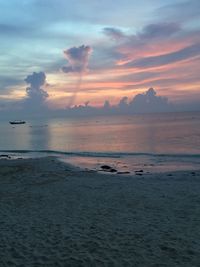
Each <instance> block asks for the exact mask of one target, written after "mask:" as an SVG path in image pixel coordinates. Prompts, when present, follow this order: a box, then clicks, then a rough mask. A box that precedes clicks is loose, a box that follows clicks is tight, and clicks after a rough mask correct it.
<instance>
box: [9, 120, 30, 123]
mask: <svg viewBox="0 0 200 267" xmlns="http://www.w3.org/2000/svg"><path fill="white" fill-rule="evenodd" d="M9 123H10V124H25V123H26V122H25V121H20V120H16V121H9Z"/></svg>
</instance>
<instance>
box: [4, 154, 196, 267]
mask: <svg viewBox="0 0 200 267" xmlns="http://www.w3.org/2000/svg"><path fill="white" fill-rule="evenodd" d="M199 185H200V170H198V171H193V170H191V171H177V172H166V173H154V174H151V173H150V174H148V175H141V176H137V175H129V176H128V175H116V174H112V175H110V174H102V173H98V172H95V171H92V170H83V169H80V168H77V167H75V166H73V165H70V164H65V163H62V162H60V161H59V160H58V159H56V158H55V157H46V158H40V159H39V158H37V159H18V160H5V159H1V160H0V199H1V201H0V218H1V228H0V229H1V231H0V239H1V243H0V264H1V265H2V266H5V267H7V266H52V267H53V266H61V267H62V266H63V267H64V266H136V267H137V266H138V267H140V266H141V267H142V266H152V267H154V266H159V267H160V266H163V267H164V266H167V267H168V266H169V267H171V266H177V267H178V266H198V265H199V264H200V260H199V256H198V254H199V249H200V245H199V240H200V224H199V217H200V209H199V203H200V186H199Z"/></svg>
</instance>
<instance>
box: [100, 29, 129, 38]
mask: <svg viewBox="0 0 200 267" xmlns="http://www.w3.org/2000/svg"><path fill="white" fill-rule="evenodd" d="M103 33H104V34H105V35H107V36H109V37H110V38H111V39H114V40H119V39H123V38H125V37H126V35H125V34H124V33H123V31H121V30H120V29H117V28H112V27H106V28H103Z"/></svg>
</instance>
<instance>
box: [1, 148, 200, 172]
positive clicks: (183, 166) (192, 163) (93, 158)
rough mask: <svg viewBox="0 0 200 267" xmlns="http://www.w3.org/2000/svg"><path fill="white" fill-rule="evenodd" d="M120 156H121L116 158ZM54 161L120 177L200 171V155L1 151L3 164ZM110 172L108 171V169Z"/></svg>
mask: <svg viewBox="0 0 200 267" xmlns="http://www.w3.org/2000/svg"><path fill="white" fill-rule="evenodd" d="M117 155H118V156H117ZM45 157H55V158H57V159H58V160H59V161H61V162H63V163H66V164H71V165H72V166H76V167H77V168H81V169H83V170H93V171H97V172H102V171H103V169H102V166H105V165H107V166H109V167H110V170H111V169H112V170H115V171H114V172H116V173H118V174H129V175H134V174H139V172H138V171H140V170H142V172H143V174H149V173H166V172H170V171H171V172H174V171H190V170H191V171H196V170H199V169H200V155H199V154H197V155H196V154H194V155H193V154H188V155H187V154H180V155H179V154H151V153H150V154H149V153H133V154H129V153H106V152H104V153H101V152H99V153H97V152H62V151H61V152H59V151H51V150H50V151H49V150H44V151H43V150H42V151H34V150H1V151H0V160H1V159H8V160H17V159H32V158H34V159H35V158H45ZM107 172H109V170H108V169H107Z"/></svg>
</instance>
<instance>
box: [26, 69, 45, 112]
mask: <svg viewBox="0 0 200 267" xmlns="http://www.w3.org/2000/svg"><path fill="white" fill-rule="evenodd" d="M24 81H25V82H26V83H27V84H30V87H27V88H26V98H25V99H24V101H23V107H24V108H27V109H32V108H33V109H38V108H44V107H45V104H46V103H45V101H46V99H47V98H48V97H49V95H48V93H47V92H46V91H45V90H44V89H42V88H41V86H43V85H46V75H45V73H44V72H33V74H31V75H28V76H27V77H26V79H25V80H24Z"/></svg>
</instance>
